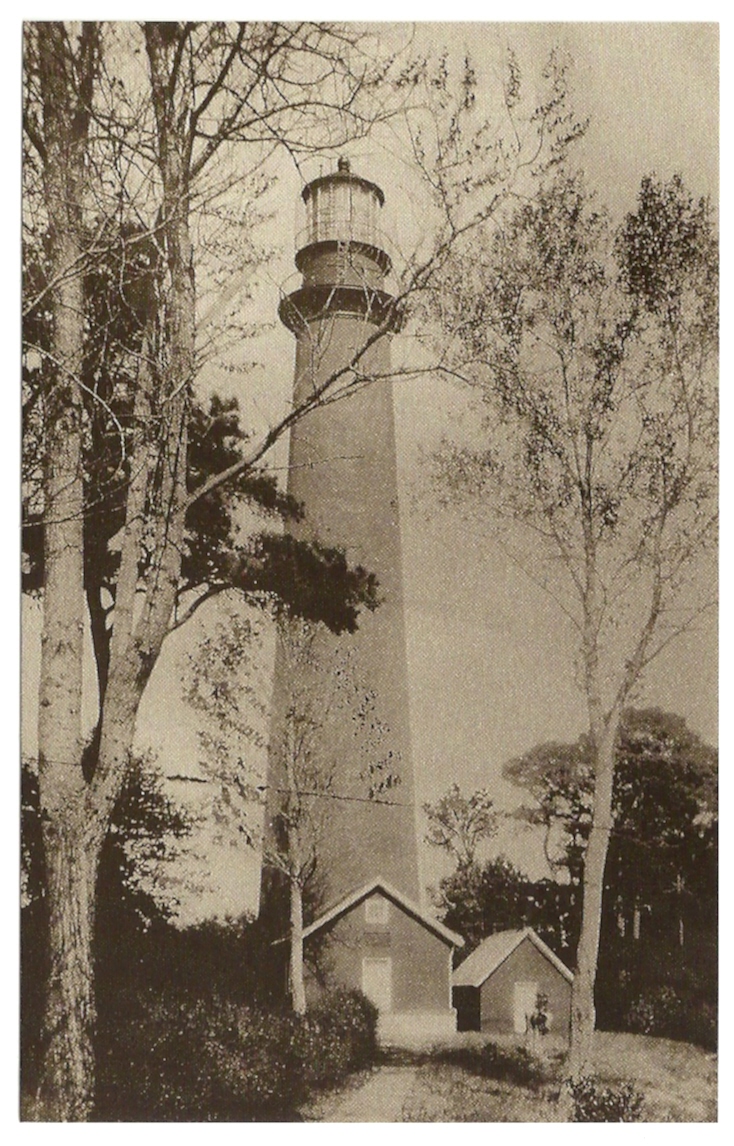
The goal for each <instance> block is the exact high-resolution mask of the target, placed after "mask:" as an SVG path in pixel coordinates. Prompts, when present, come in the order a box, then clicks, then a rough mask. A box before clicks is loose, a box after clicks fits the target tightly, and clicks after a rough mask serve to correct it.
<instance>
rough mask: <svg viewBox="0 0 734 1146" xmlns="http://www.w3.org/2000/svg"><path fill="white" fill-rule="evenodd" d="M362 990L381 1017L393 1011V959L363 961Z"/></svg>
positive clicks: (365, 959) (366, 958) (368, 959)
mask: <svg viewBox="0 0 734 1146" xmlns="http://www.w3.org/2000/svg"><path fill="white" fill-rule="evenodd" d="M362 990H363V991H364V993H365V995H366V996H367V998H368V999H370V1000H371V1001H372V1002H373V1003H374V1004H375V1006H376V1007H377V1009H378V1011H379V1012H380V1014H381V1015H382V1014H386V1013H387V1012H389V1011H391V1010H392V959H374V958H368V957H365V958H364V959H363V960H362Z"/></svg>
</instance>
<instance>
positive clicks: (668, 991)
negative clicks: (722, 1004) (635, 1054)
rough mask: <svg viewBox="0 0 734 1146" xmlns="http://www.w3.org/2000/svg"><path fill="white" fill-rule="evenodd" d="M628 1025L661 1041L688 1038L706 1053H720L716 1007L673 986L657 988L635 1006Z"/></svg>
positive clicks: (626, 1018) (636, 1002)
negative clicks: (718, 1051) (709, 1051)
mask: <svg viewBox="0 0 734 1146" xmlns="http://www.w3.org/2000/svg"><path fill="white" fill-rule="evenodd" d="M625 1023H626V1026H627V1028H628V1029H629V1030H630V1031H634V1032H636V1033H638V1034H643V1035H655V1036H657V1037H658V1038H669V1039H684V1040H685V1041H687V1042H692V1043H697V1044H698V1045H699V1046H702V1047H704V1048H705V1049H706V1050H716V1042H717V1023H716V1008H715V1006H713V1004H711V1003H707V1002H704V1001H701V1000H696V999H693V998H687V997H684V996H682V995H681V994H680V993H679V992H678V991H676V990H675V988H673V987H670V986H662V987H656V988H653V989H652V990H649V991H645V992H643V993H641V994H640V995H638V996H637V997H636V998H635V999H634V1000H633V1002H632V1003H631V1005H630V1007H629V1009H628V1011H627V1015H626V1017H625Z"/></svg>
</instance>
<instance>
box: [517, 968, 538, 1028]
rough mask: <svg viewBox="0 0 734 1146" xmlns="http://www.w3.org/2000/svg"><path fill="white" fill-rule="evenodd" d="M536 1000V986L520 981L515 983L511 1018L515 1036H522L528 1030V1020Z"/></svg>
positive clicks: (535, 984)
mask: <svg viewBox="0 0 734 1146" xmlns="http://www.w3.org/2000/svg"><path fill="white" fill-rule="evenodd" d="M537 999H538V984H537V983H530V982H528V981H527V980H524V979H521V980H519V981H518V982H517V983H515V988H514V992H513V998H512V1018H513V1024H514V1027H515V1034H517V1035H524V1034H525V1032H526V1031H527V1029H528V1020H529V1018H530V1016H531V1015H532V1013H533V1011H534V1010H535V1004H536V1002H537Z"/></svg>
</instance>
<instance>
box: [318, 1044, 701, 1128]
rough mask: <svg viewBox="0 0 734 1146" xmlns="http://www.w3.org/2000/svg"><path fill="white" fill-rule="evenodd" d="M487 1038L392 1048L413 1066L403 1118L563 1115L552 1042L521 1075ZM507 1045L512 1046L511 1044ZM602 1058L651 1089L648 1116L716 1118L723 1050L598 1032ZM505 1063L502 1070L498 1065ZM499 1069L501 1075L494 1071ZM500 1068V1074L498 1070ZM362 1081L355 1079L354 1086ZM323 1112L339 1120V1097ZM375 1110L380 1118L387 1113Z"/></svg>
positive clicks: (600, 1065)
mask: <svg viewBox="0 0 734 1146" xmlns="http://www.w3.org/2000/svg"><path fill="white" fill-rule="evenodd" d="M486 1041H487V1040H486V1039H484V1040H482V1041H481V1042H479V1041H477V1040H476V1039H475V1040H474V1041H473V1042H472V1041H469V1040H467V1041H466V1042H463V1043H462V1042H461V1036H459V1038H458V1039H457V1042H456V1043H454V1044H453V1045H447V1044H444V1045H442V1046H441V1047H436V1048H434V1049H433V1050H432V1051H427V1050H422V1051H418V1052H416V1051H414V1052H412V1053H411V1052H408V1053H403V1054H401V1053H399V1052H392V1053H391V1054H390V1055H388V1056H387V1062H388V1064H389V1065H391V1066H393V1067H394V1066H402V1067H403V1068H404V1069H405V1070H406V1071H409V1072H410V1076H411V1077H410V1085H409V1088H408V1092H407V1096H406V1097H405V1099H404V1101H403V1104H402V1114H401V1116H400V1119H399V1120H400V1121H402V1122H557V1121H560V1120H561V1112H560V1109H559V1104H558V1097H559V1094H560V1090H561V1084H562V1080H563V1078H564V1065H563V1056H562V1054H560V1053H559V1052H558V1050H557V1049H555V1048H552V1047H550V1046H549V1047H548V1048H547V1049H546V1048H544V1049H545V1053H544V1054H543V1055H542V1056H541V1057H540V1058H539V1059H538V1060H535V1062H534V1065H533V1070H532V1073H531V1074H529V1075H527V1076H526V1077H525V1078H524V1079H522V1080H519V1079H518V1078H513V1077H512V1076H511V1075H510V1077H507V1072H505V1073H503V1071H502V1059H501V1057H500V1059H499V1062H498V1059H497V1057H496V1056H495V1055H490V1056H489V1057H487V1055H486V1054H483V1053H482V1045H483V1043H485V1042H486ZM503 1049H507V1050H509V1049H510V1046H509V1045H508V1046H507V1047H505V1048H503ZM509 1057H510V1056H508V1058H509ZM594 1057H595V1066H596V1073H597V1076H598V1077H599V1079H600V1081H601V1082H602V1083H604V1084H606V1085H610V1086H618V1085H619V1084H621V1083H625V1082H632V1083H633V1084H634V1086H635V1087H636V1088H637V1089H638V1090H640V1091H642V1092H643V1093H644V1095H645V1103H644V1108H643V1111H642V1119H643V1121H646V1122H713V1121H715V1120H716V1056H715V1055H714V1054H711V1053H709V1052H706V1051H703V1050H701V1049H700V1048H698V1047H695V1046H691V1045H690V1044H688V1043H680V1042H673V1041H671V1040H668V1039H654V1038H648V1037H646V1036H644V1035H631V1034H615V1033H609V1032H597V1034H596V1036H595V1056H594ZM498 1065H499V1067H500V1069H499V1071H498V1070H497V1069H496V1068H497V1066H498ZM493 1074H494V1075H495V1077H493ZM497 1074H499V1075H500V1077H496V1075H497ZM355 1084H356V1085H358V1083H357V1082H356V1080H354V1081H351V1082H350V1089H351V1088H352V1086H354V1085H355ZM333 1101H334V1104H335V1105H334V1109H333V1110H331V1113H330V1111H329V1108H330V1105H331V1103H330V1100H329V1099H327V1100H326V1102H325V1104H324V1108H322V1110H320V1111H319V1113H318V1114H317V1115H316V1118H317V1119H324V1120H326V1121H339V1118H338V1101H339V1099H338V1098H336V1097H335V1098H334V1100H333ZM380 1120H381V1119H380V1111H379V1110H376V1111H375V1117H374V1121H380Z"/></svg>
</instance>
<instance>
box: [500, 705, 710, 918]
mask: <svg viewBox="0 0 734 1146" xmlns="http://www.w3.org/2000/svg"><path fill="white" fill-rule="evenodd" d="M591 758H592V749H591V744H590V740H589V737H588V735H585V736H581V737H580V738H579V740H578V741H577V742H576V743H575V744H544V745H540V746H539V747H537V748H534V749H532V750H531V751H530V752H528V753H525V755H523V756H522V757H519V758H517V759H515V760H512V761H510V762H509V764H507V765H505V768H504V770H503V772H504V775H505V777H506V778H507V779H509V780H512V781H513V782H514V783H516V784H518V785H520V786H521V787H523V788H525V789H526V790H527V791H528V792H529V793H530V794H531V795H532V796H533V798H534V803H533V805H526V806H524V807H522V808H521V809H520V815H521V816H522V818H524V819H525V820H527V821H528V822H529V823H533V824H539V825H542V827H543V829H544V831H545V834H546V854H547V855H548V856H549V858H550V859H552V861H553V866H554V867H556V868H557V869H565V870H566V872H567V873H568V875H569V877H570V879H571V881H572V883H578V882H580V880H581V876H582V872H583V858H584V851H585V847H586V839H587V837H588V832H589V827H590V823H591V807H592V766H591ZM716 766H717V753H716V750H715V749H713V748H711V747H709V746H708V745H707V744H705V743H704V742H703V741H702V740H701V738H700V737H699V736H697V735H696V734H695V733H693V732H692V731H691V730H690V729H689V728H688V727H687V725H686V722H685V720H684V719H683V718H682V717H679V716H675V715H673V714H672V713H666V712H662V711H661V710H660V709H628V710H626V711H625V712H624V713H623V716H622V721H621V725H620V731H619V737H618V740H617V745H616V750H615V772H614V787H613V795H612V811H613V817H614V819H613V828H612V831H611V833H610V841H609V855H608V858H607V864H606V873H605V897H606V909H607V910H608V911H609V912H610V913H611V912H612V910H613V911H614V913H615V914H616V917H617V919H618V920H620V921H621V920H626V924H625V926H626V929H627V930H630V929H631V916H632V913H633V910H634V909H639V908H640V906H643V905H644V906H647V907H648V908H649V909H652V910H653V911H654V913H655V915H656V916H660V915H664V916H666V917H667V916H668V915H669V911H668V907H669V905H670V901H671V899H672V898H673V897H677V898H678V900H679V901H680V909H681V910H684V911H685V914H686V915H690V914H691V913H692V912H693V911H694V904H693V902H692V901H693V900H697V901H698V903H699V905H700V904H703V903H705V904H707V905H708V910H709V916H710V924H711V925H712V926H713V919H714V915H715V900H716V887H715V882H716V881H715V871H712V866H711V858H712V856H714V855H715V849H716V839H715V830H714V825H715V823H716V808H717V797H716ZM549 841H552V842H550V843H549ZM712 876H713V880H712ZM671 923H672V926H673V927H674V928H676V927H677V921H676V920H672V921H671Z"/></svg>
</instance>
